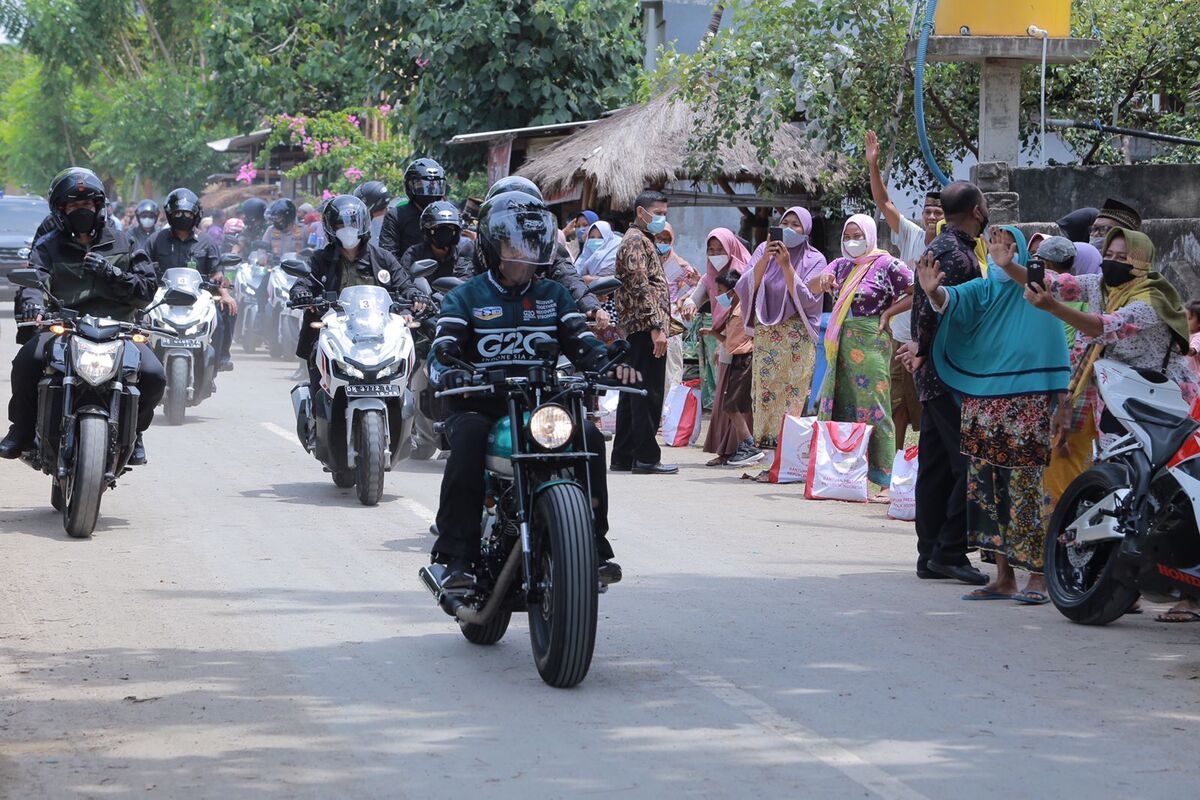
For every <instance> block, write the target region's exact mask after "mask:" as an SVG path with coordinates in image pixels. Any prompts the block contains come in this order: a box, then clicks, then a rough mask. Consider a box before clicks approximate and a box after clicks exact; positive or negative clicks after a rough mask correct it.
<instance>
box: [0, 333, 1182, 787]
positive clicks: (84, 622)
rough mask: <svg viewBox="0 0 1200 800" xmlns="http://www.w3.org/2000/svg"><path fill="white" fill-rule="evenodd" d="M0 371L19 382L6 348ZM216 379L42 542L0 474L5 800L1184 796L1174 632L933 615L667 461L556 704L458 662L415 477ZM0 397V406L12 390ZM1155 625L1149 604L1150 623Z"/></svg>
mask: <svg viewBox="0 0 1200 800" xmlns="http://www.w3.org/2000/svg"><path fill="white" fill-rule="evenodd" d="M2 334H3V339H4V344H3V345H2V346H0V361H2V362H3V363H5V364H7V363H8V361H9V360H10V359H11V357H12V355H13V345H12V344H11V339H12V337H11V329H8V328H7V327H6V330H4V331H3V332H2ZM293 366H294V365H293V364H291V363H286V362H282V361H271V360H269V359H268V358H267V357H266V356H265V355H255V356H240V357H239V359H238V362H237V369H236V371H235V372H233V373H228V374H226V373H222V374H221V375H220V376H219V377H218V389H217V392H216V394H215V395H214V396H213V397H212V398H211V399H209V400H207V401H206V402H205V403H204V404H203V405H201V406H199V407H198V408H194V409H189V411H188V415H187V420H186V423H185V424H183V425H182V426H179V427H167V426H165V425H163V424H161V418H160V420H159V421H158V423H156V425H155V426H154V427H153V428H151V430H150V432H149V434H148V435H147V437H146V444H147V448H148V450H149V456H150V464H149V465H148V466H147V467H142V468H138V469H136V470H134V472H132V473H131V474H129V475H127V476H125V477H124V478H122V479H121V481H120V485H119V486H118V488H117V490H116V491H112V492H108V493H106V494H105V496H104V502H103V506H102V508H101V512H100V514H101V516H100V521H99V524H98V526H97V529H96V532H95V536H94V538H92V539H90V540H74V539H70V538H68V537H67V536H66V534H64V532H63V527H62V521H61V517H60V515H59V514H57V513H56V512H54V511H53V510H52V509H51V508H50V506H49V494H50V492H49V480H48V478H46V477H45V476H44V475H42V474H40V473H36V472H34V471H33V470H31V469H29V468H28V467H27V466H25V465H23V464H20V463H17V462H6V463H3V464H0V486H2V487H3V488H2V490H0V547H2V552H3V556H2V557H0V608H2V609H3V610H2V611H0V797H11V798H32V797H123V796H131V795H139V796H166V797H189V798H190V797H239V798H244V797H289V798H291V797H414V798H416V797H430V796H444V795H452V796H465V795H471V796H480V795H481V794H482V796H487V797H567V796H571V797H575V796H584V795H593V794H595V795H600V794H608V793H621V794H625V795H632V796H656V797H673V796H697V797H745V796H753V795H757V796H762V797H877V798H897V799H905V800H917V799H918V798H960V797H967V796H970V797H976V798H989V797H997V798H998V797H1005V798H1012V797H1047V796H1067V797H1188V796H1194V795H1195V787H1196V786H1197V785H1200V759H1197V757H1196V745H1195V739H1194V736H1195V731H1196V730H1197V729H1198V728H1200V647H1198V645H1200V638H1198V634H1200V631H1197V630H1196V629H1195V626H1188V625H1180V626H1165V625H1161V624H1156V623H1154V622H1153V620H1152V614H1151V613H1146V614H1143V615H1141V616H1136V617H1135V616H1127V617H1125V618H1124V619H1123V620H1121V621H1119V622H1118V623H1116V624H1114V625H1111V626H1109V627H1106V628H1087V627H1082V626H1077V625H1073V624H1071V623H1069V622H1068V621H1067V620H1066V619H1064V618H1063V617H1062V616H1060V615H1059V614H1058V613H1057V612H1056V611H1055V610H1054V609H1053V607H1049V606H1046V607H1040V608H1028V607H1015V606H1012V605H1010V604H1008V603H972V604H967V603H963V602H961V601H960V600H959V596H960V595H961V594H962V593H963V591H965V588H964V587H961V586H959V585H957V584H951V583H947V582H941V581H919V580H917V579H916V578H915V576H914V575H913V561H914V547H913V544H914V538H913V534H912V530H911V524H909V523H901V522H894V521H890V520H888V519H887V518H886V516H885V509H886V507H885V506H882V505H869V506H858V505H849V504H842V503H833V502H825V503H815V502H808V501H805V500H803V499H802V489H801V488H798V487H795V486H772V485H763V484H754V483H751V482H749V481H739V480H737V479H736V478H737V476H738V475H739V474H740V473H738V472H731V471H722V470H713V469H706V468H704V467H703V466H701V465H702V463H703V461H704V458H705V457H704V456H703V455H702V454H700V453H699V452H698V450H690V451H686V452H679V451H674V452H673V453H672V455H673V456H675V457H677V459H678V460H679V461H680V462H681V463H682V464H683V469H682V471H681V474H680V475H679V476H677V477H666V478H661V477H649V476H631V475H628V474H624V475H616V476H612V477H611V478H610V481H611V484H610V485H611V493H612V500H613V502H612V512H611V513H612V519H613V533H612V534H611V537H610V538H611V540H612V542H613V544H614V546H615V549H616V551H617V559H618V560H619V561H620V562H621V564H622V565H623V566H624V569H625V580H624V581H623V582H622V583H620V584H619V585H616V586H613V587H612V588H611V590H610V591H609V592H607V593H606V594H604V595H602V596H601V598H600V622H599V632H598V635H597V641H596V646H595V656H594V660H593V662H592V665H591V670H590V672H589V674H588V676H587V678H586V680H585V681H583V683H582V684H581V685H580V686H578V687H577V688H574V689H570V690H557V689H553V688H550V687H549V686H547V685H546V684H545V683H543V681H542V680H541V679H540V678H539V676H538V673H537V671H536V670H535V669H534V665H533V663H532V659H531V655H530V646H529V641H528V634H527V625H526V622H525V620H524V619H523V618H521V617H519V616H516V617H514V620H513V625H512V628H511V629H510V630H509V632H508V634H507V636H506V637H505V638H504V640H503V641H501V642H500V643H499V644H498V645H496V646H493V647H479V646H475V645H471V644H469V643H468V642H466V641H465V640H464V639H463V637H462V636H461V635H460V633H459V631H458V628H457V625H456V624H455V623H454V622H452V621H451V620H450V618H449V617H447V616H446V615H445V614H444V613H443V612H442V611H441V610H439V609H438V607H437V606H436V605H435V603H434V601H433V599H432V597H431V596H430V594H429V593H428V592H427V591H426V590H425V588H424V587H423V586H422V585H421V583H420V582H419V580H418V577H417V570H418V568H419V567H421V566H422V565H424V564H426V563H427V562H428V555H427V554H428V550H429V546H430V543H431V540H430V536H429V533H428V527H429V524H430V522H431V518H432V509H434V508H436V505H437V496H438V484H439V479H440V472H441V468H442V462H412V461H409V462H402V463H401V464H400V465H399V467H398V469H397V470H396V471H394V472H392V473H390V474H389V475H388V476H387V479H386V484H385V491H384V496H383V500H382V502H381V503H380V504H379V505H378V506H375V507H364V506H363V505H361V504H360V503H359V502H358V500H357V499H356V497H355V494H354V490H353V489H338V488H336V487H335V486H334V485H333V483H332V482H331V480H330V478H329V476H328V475H326V474H323V473H322V472H321V469H320V466H319V465H318V464H317V462H316V461H315V460H314V459H313V458H312V457H311V456H310V455H308V454H307V453H305V452H304V451H303V450H302V449H301V447H300V446H299V444H298V443H297V441H296V438H295V433H294V430H295V428H294V423H293V421H292V408H291V404H290V401H289V397H288V390H289V388H290V387H291V385H292V384H291V381H290V379H289V376H290V373H291V372H292V369H293ZM4 373H5V374H4V377H3V378H0V396H3V397H5V398H7V397H8V395H9V392H8V387H7V380H6V378H7V370H4ZM1147 608H1148V610H1151V609H1152V608H1153V607H1151V606H1148V607H1147Z"/></svg>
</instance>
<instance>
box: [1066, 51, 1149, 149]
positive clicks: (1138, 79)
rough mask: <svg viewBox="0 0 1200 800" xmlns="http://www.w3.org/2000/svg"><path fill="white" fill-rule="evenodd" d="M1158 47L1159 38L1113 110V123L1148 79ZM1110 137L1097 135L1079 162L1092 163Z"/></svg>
mask: <svg viewBox="0 0 1200 800" xmlns="http://www.w3.org/2000/svg"><path fill="white" fill-rule="evenodd" d="M1157 47H1158V40H1153V41H1151V43H1150V48H1149V49H1148V50H1146V60H1145V61H1143V62H1142V65H1141V66H1140V67H1138V71H1137V72H1135V73H1134V74H1133V79H1132V80H1130V81H1129V88H1128V89H1126V91H1125V96H1124V97H1122V98H1121V100H1120V101H1119V102H1118V103H1117V105H1116V108H1115V109H1114V111H1113V121H1112V124H1113V125H1116V124H1117V115H1118V114H1120V112H1122V111H1124V110H1125V107H1126V106H1128V105H1129V104H1130V103H1131V102H1133V98H1134V96H1135V95H1136V94H1137V93H1138V90H1139V89H1140V88H1141V85H1142V81H1144V80H1145V79H1146V73H1147V72H1148V71H1149V70H1150V61H1151V60H1152V59H1153V58H1154V50H1155V48H1157ZM1108 138H1109V137H1108V136H1107V135H1106V134H1104V133H1100V134H1099V135H1097V136H1096V140H1095V141H1094V142H1092V147H1091V149H1090V150H1088V151H1087V155H1085V156H1084V157H1083V160H1081V161H1080V162H1079V163H1080V164H1083V165H1087V164H1090V163H1091V162H1092V159H1093V158H1095V156H1096V152H1097V151H1098V150H1099V149H1100V146H1101V145H1102V144H1104V142H1105V141H1106V140H1107V139H1108Z"/></svg>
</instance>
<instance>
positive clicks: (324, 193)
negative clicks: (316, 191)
mask: <svg viewBox="0 0 1200 800" xmlns="http://www.w3.org/2000/svg"><path fill="white" fill-rule="evenodd" d="M332 197H333V192H331V191H329V190H328V189H323V190H321V199H322V200H329V199H330V198H332Z"/></svg>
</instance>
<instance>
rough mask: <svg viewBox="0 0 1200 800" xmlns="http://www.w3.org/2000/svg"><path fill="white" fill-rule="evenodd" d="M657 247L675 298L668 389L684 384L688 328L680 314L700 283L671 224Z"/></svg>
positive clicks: (659, 236)
mask: <svg viewBox="0 0 1200 800" xmlns="http://www.w3.org/2000/svg"><path fill="white" fill-rule="evenodd" d="M654 246H655V248H657V250H658V255H659V256H660V257H661V258H662V265H663V274H664V275H665V276H666V278H667V291H668V292H669V293H670V296H671V330H670V338H669V339H667V388H668V389H670V388H671V387H672V386H675V385H676V384H679V383H683V334H684V333H685V328H684V326H683V320H682V318H681V317H680V313H679V311H678V308H679V303H680V302H681V301H682V300H683V298H684V297H685V296H687V295H688V294H690V293H691V292H692V291H693V290H694V289H695V288H696V285H697V284H699V283H700V275H699V274H698V273H697V272H696V270H694V269H692V265H691V264H689V263H688V262H687V261H685V260H683V258H681V257H680V256H679V254H678V253H676V252H675V229H674V228H672V227H671V223H669V222H668V223H667V226H666V227H665V228H663V229H662V230H661V231H659V232H658V233H657V234H655V236H654Z"/></svg>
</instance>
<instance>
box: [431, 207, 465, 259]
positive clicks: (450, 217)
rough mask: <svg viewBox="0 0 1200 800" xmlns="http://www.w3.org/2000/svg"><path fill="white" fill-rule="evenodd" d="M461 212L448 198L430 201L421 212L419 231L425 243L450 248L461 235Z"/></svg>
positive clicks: (456, 242) (452, 247)
mask: <svg viewBox="0 0 1200 800" xmlns="http://www.w3.org/2000/svg"><path fill="white" fill-rule="evenodd" d="M462 229H463V224H462V214H461V213H460V212H459V210H458V206H456V205H454V203H451V202H450V201H449V200H437V201H435V202H432V203H430V204H429V205H427V206H426V207H425V210H424V211H422V212H421V233H422V234H424V236H425V243H426V244H431V245H437V246H438V247H441V248H445V249H448V250H452V249H454V248H455V247H458V240H459V239H460V238H461V237H462Z"/></svg>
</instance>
